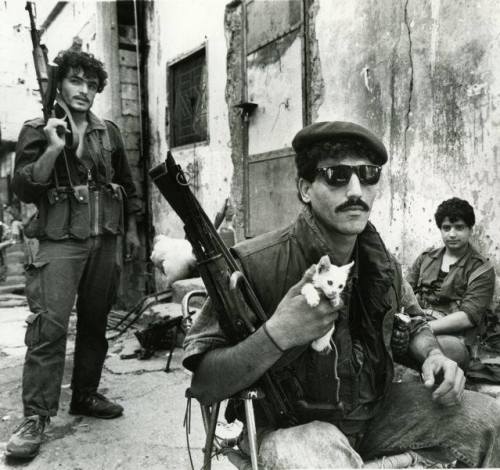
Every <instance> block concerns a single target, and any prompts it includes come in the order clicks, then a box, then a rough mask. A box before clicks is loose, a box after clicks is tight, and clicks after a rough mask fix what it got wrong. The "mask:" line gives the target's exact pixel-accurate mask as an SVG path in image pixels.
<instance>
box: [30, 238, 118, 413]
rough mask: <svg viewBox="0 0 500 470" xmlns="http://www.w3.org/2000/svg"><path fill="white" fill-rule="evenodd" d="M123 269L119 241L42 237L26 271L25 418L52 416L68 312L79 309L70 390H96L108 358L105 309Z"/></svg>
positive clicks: (59, 380)
mask: <svg viewBox="0 0 500 470" xmlns="http://www.w3.org/2000/svg"><path fill="white" fill-rule="evenodd" d="M120 272H121V239H120V238H118V237H117V236H115V235H102V236H98V237H90V238H88V239H86V240H61V241H51V240H43V241H40V247H39V251H38V253H37V255H36V257H35V259H34V260H33V262H32V263H31V264H30V265H29V266H28V267H27V270H26V296H27V298H28V303H29V307H30V310H31V315H30V316H29V317H28V319H27V323H28V326H27V329H26V337H25V342H26V346H27V351H26V358H25V362H24V369H23V383H22V387H23V391H22V396H23V406H24V414H25V416H30V415H33V414H38V415H42V416H55V415H56V413H57V409H58V406H59V396H60V392H61V385H62V380H63V373H64V365H65V359H66V340H67V332H68V324H69V318H70V314H71V311H72V309H73V306H74V304H75V299H76V311H77V323H76V339H75V352H74V365H73V376H72V382H71V386H72V389H73V394H77V395H86V394H89V393H92V392H95V391H96V390H97V387H98V386H99V381H100V378H101V372H102V368H103V365H104V360H105V358H106V353H107V349H108V342H107V340H106V324H107V317H108V313H109V311H110V309H111V306H112V304H113V302H114V301H115V299H116V292H117V289H118V284H119V277H120Z"/></svg>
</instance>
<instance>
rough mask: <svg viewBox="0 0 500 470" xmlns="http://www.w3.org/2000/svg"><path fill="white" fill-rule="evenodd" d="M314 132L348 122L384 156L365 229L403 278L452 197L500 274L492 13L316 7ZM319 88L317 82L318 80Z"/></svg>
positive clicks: (467, 5)
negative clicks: (470, 214)
mask: <svg viewBox="0 0 500 470" xmlns="http://www.w3.org/2000/svg"><path fill="white" fill-rule="evenodd" d="M315 8H316V9H317V16H316V23H315V34H316V39H317V44H318V50H317V56H316V58H315V60H319V61H320V62H321V74H322V76H321V77H319V78H321V80H322V81H323V83H324V88H323V90H322V100H316V104H315V105H314V109H313V110H312V115H313V116H315V120H330V119H332V120H333V119H340V120H353V121H356V122H359V123H361V124H363V125H366V126H367V127H369V128H371V129H372V130H373V131H374V132H375V133H377V134H378V135H380V136H381V137H382V138H383V140H384V142H385V144H386V145H387V147H388V149H389V151H390V155H391V156H390V161H389V163H388V164H387V166H386V168H385V171H384V177H383V181H382V184H381V188H380V195H379V199H378V201H377V202H376V206H375V208H374V212H373V215H372V220H373V221H374V223H375V224H376V226H377V227H378V228H379V230H380V231H381V232H382V235H383V236H384V239H385V240H386V241H387V243H388V245H389V248H390V249H391V250H392V251H393V252H394V253H395V254H396V255H397V256H398V258H399V259H400V261H402V263H403V264H404V265H405V266H408V265H409V264H410V263H411V262H413V260H414V259H415V257H416V256H417V255H418V253H419V252H420V251H422V250H423V249H424V248H426V247H428V246H430V245H433V244H439V243H440V236H439V231H438V230H437V228H436V227H435V224H434V220H433V214H434V211H435V209H436V207H437V205H438V204H439V203H440V202H441V201H442V200H444V199H447V198H449V197H452V196H458V197H461V198H464V199H467V200H468V201H469V202H471V203H472V204H473V206H474V208H475V211H476V218H477V227H476V230H475V237H474V242H475V243H476V245H478V247H479V248H480V249H481V251H482V252H483V253H484V254H485V255H487V256H489V257H490V258H491V259H492V260H493V262H494V264H495V266H496V269H497V271H498V272H500V248H499V246H500V217H499V215H500V206H499V195H498V189H497V188H498V183H499V179H500V155H499V145H500V133H499V130H500V129H499V127H500V114H499V113H500V112H499V111H498V109H499V106H500V78H499V75H500V70H499V67H500V66H499V63H498V57H499V56H500V55H499V54H500V50H499V49H500V42H499V41H498V36H499V35H500V3H498V2H496V1H494V0H479V1H475V2H467V1H465V0H458V1H457V0H418V1H417V0H406V1H396V0H383V1H375V0H371V1H366V0H353V1H351V2H343V1H340V0H338V1H337V0H334V1H332V0H321V1H319V2H316V5H315ZM315 79H316V80H317V79H318V77H315Z"/></svg>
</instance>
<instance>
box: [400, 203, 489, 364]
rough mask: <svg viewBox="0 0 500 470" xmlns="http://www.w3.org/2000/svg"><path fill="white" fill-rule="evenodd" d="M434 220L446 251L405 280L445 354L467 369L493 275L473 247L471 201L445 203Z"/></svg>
mask: <svg viewBox="0 0 500 470" xmlns="http://www.w3.org/2000/svg"><path fill="white" fill-rule="evenodd" d="M434 218H435V220H436V225H437V226H438V228H439V230H440V232H441V238H442V240H443V244H444V246H443V247H439V248H431V249H428V250H426V251H424V252H423V253H422V254H421V255H420V256H419V257H418V258H417V259H416V261H415V263H414V264H413V266H412V268H411V270H410V272H409V274H408V277H407V279H408V282H409V283H410V285H411V287H412V288H413V290H414V292H415V294H416V297H417V299H418V302H419V304H420V306H421V307H422V308H423V309H424V312H425V314H426V315H427V319H428V324H429V327H430V328H431V329H432V331H433V333H434V334H435V335H436V337H437V340H438V341H439V344H440V346H441V348H442V349H443V351H444V352H445V354H446V355H447V356H448V357H450V358H451V359H453V360H454V361H456V362H458V363H459V364H460V365H461V367H462V368H466V367H467V365H468V362H469V358H470V354H469V348H470V346H472V345H474V343H477V340H478V334H479V333H480V331H481V329H482V328H484V326H485V322H486V312H487V310H488V309H489V308H490V307H491V303H492V301H493V293H494V290H495V270H494V268H493V265H492V264H491V263H490V262H489V261H488V260H487V259H486V258H485V257H484V256H482V255H481V254H480V253H479V252H478V251H477V250H476V249H475V248H474V247H473V246H472V245H471V243H470V238H471V235H472V231H473V227H474V224H475V222H476V217H475V214H474V209H473V208H472V206H471V205H470V204H469V203H468V202H467V201H465V200H463V199H459V198H457V197H454V198H451V199H448V200H446V201H443V202H442V203H441V204H440V205H439V206H438V208H437V210H436V213H435V214H434Z"/></svg>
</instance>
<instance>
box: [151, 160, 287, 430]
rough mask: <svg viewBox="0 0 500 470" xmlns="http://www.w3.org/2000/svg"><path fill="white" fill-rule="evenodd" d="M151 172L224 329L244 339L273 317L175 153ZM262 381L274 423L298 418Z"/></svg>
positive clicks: (273, 385)
mask: <svg viewBox="0 0 500 470" xmlns="http://www.w3.org/2000/svg"><path fill="white" fill-rule="evenodd" d="M149 174H150V176H151V178H152V180H153V182H154V183H155V185H156V186H157V187H158V189H159V191H160V193H161V194H162V195H163V196H164V197H165V199H166V200H167V201H168V202H169V204H170V205H171V206H172V208H173V209H174V211H175V212H176V213H177V215H178V216H179V217H180V218H181V220H182V221H183V223H184V231H185V233H186V238H187V239H188V241H189V242H190V243H191V245H192V247H193V252H194V255H195V257H196V260H197V262H198V268H199V271H200V275H201V278H202V279H203V282H204V284H205V287H206V289H207V292H208V295H209V297H210V299H211V301H212V302H213V305H214V308H215V310H216V312H217V315H218V319H219V323H220V325H221V328H222V330H223V331H224V333H225V335H226V337H227V338H228V340H229V341H230V343H232V344H236V343H238V342H240V341H242V340H243V339H245V338H246V337H248V336H249V335H251V334H252V333H253V332H254V331H255V330H256V329H257V328H258V327H259V326H260V325H261V324H262V323H264V322H265V321H266V320H267V318H268V317H267V315H266V313H265V312H264V310H263V308H262V305H261V304H260V301H259V300H258V298H257V296H256V294H255V292H254V291H253V289H252V287H251V286H250V284H249V282H248V280H247V279H246V277H245V275H244V274H243V273H242V272H241V271H240V269H239V266H238V264H237V262H236V260H235V259H234V257H233V255H232V254H231V252H230V251H229V249H228V248H227V247H226V245H225V244H224V242H223V241H222V239H221V238H220V236H219V234H218V233H217V231H216V229H215V227H214V226H213V224H212V222H211V221H210V219H209V218H208V216H207V215H206V213H205V211H204V210H203V208H202V207H201V205H200V204H199V202H198V200H197V199H196V198H195V196H194V195H193V193H192V192H191V190H190V188H189V184H188V181H187V180H186V177H185V175H184V172H183V171H182V168H181V167H180V165H177V164H176V162H175V160H174V158H173V156H172V154H171V153H170V152H168V153H167V159H166V161H165V162H164V163H161V164H159V165H158V166H156V167H154V168H152V169H151V170H150V172H149ZM258 385H259V386H260V387H261V388H262V389H263V391H264V393H265V396H266V400H268V401H269V403H270V405H271V408H272V410H273V412H272V413H271V411H270V410H269V409H268V410H266V409H265V411H266V414H268V418H269V419H271V420H272V421H274V422H280V423H289V424H293V423H295V422H296V419H295V416H294V412H293V408H292V406H291V405H290V403H289V401H288V399H287V397H286V395H285V393H283V391H282V390H281V388H280V385H279V382H278V381H276V380H274V378H273V375H272V373H271V372H270V371H269V372H267V373H266V374H264V375H263V376H262V378H261V380H260V381H259V384H258Z"/></svg>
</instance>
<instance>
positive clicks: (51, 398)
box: [7, 50, 140, 458]
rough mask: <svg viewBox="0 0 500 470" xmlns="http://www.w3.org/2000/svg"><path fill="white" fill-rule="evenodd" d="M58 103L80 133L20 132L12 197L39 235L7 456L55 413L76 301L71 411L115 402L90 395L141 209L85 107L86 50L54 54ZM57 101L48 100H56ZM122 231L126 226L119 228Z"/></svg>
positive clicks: (29, 449) (105, 410) (112, 139)
mask: <svg viewBox="0 0 500 470" xmlns="http://www.w3.org/2000/svg"><path fill="white" fill-rule="evenodd" d="M55 62H56V64H57V65H58V66H59V67H58V77H57V78H58V90H59V95H60V96H59V99H60V100H62V102H63V103H64V104H65V105H66V106H67V108H68V109H69V112H70V113H71V116H72V118H73V121H74V124H73V129H72V132H73V134H74V135H77V136H78V138H79V145H78V147H77V148H76V149H75V150H70V149H68V148H66V147H65V136H64V134H65V131H66V130H67V121H66V119H56V118H50V119H49V120H48V121H47V122H44V121H43V119H41V118H37V119H33V120H31V121H27V122H26V123H25V124H24V126H23V128H22V130H21V133H20V135H19V139H18V145H17V149H16V165H15V170H14V179H13V187H14V191H15V192H16V194H17V195H18V197H19V199H20V200H21V201H24V202H26V203H34V204H36V206H37V209H38V213H37V217H36V218H35V219H33V220H32V221H31V223H30V224H29V226H28V227H27V230H28V232H30V233H29V234H28V235H29V236H35V237H37V238H38V240H39V241H40V244H39V245H40V248H39V252H38V254H37V256H36V258H35V259H34V261H33V263H32V264H31V265H29V266H28V268H27V281H26V294H27V297H28V302H29V306H30V309H31V312H32V313H31V315H30V316H29V317H28V319H27V322H28V327H27V330H26V345H27V347H28V350H27V352H26V359H25V363H24V371H23V387H22V396H23V406H24V415H25V419H24V420H23V422H22V423H21V424H20V426H19V427H18V428H17V429H16V430H15V431H14V433H13V435H12V436H11V438H10V440H9V442H8V444H7V455H10V456H13V457H18V458H32V457H34V456H35V455H36V454H37V453H38V451H39V448H40V444H41V442H42V437H43V431H44V427H45V425H46V424H47V423H48V421H49V418H50V417H51V416H55V415H56V413H57V409H58V404H59V395H60V391H61V383H62V378H63V371H64V360H65V354H66V335H67V329H68V321H69V316H70V313H71V310H72V308H73V305H74V303H75V298H77V304H76V308H77V314H78V319H77V333H76V341H75V356H74V368H73V377H72V383H71V386H72V391H73V395H72V399H71V406H70V413H71V414H79V415H86V416H92V417H96V418H116V417H118V416H120V415H121V414H122V412H123V408H122V407H121V406H120V405H119V404H116V403H113V402H112V401H110V400H108V399H107V398H106V397H104V396H103V395H101V394H99V393H98V392H97V389H98V386H99V381H100V378H101V372H102V367H103V363H104V359H105V357H106V352H107V347H108V343H107V340H106V336H105V333H106V323H107V315H108V313H109V310H110V309H111V306H112V304H113V302H114V300H115V296H116V292H117V288H118V282H119V276H120V271H121V261H122V260H121V258H122V242H123V240H122V238H123V236H125V242H126V245H127V250H128V252H129V253H131V254H135V253H136V250H137V248H138V247H139V240H138V237H137V229H136V223H135V213H136V212H137V211H138V210H139V208H140V201H139V199H138V197H137V195H136V191H135V187H134V183H133V181H132V176H131V172H130V168H129V164H128V161H127V157H126V155H125V150H124V146H123V141H122V138H121V135H120V131H119V129H118V128H117V127H116V125H115V124H113V123H112V122H111V121H107V120H102V119H100V118H98V117H97V116H96V115H95V114H94V113H92V111H91V107H92V104H93V103H94V98H95V96H96V94H97V93H100V92H101V91H102V90H103V89H104V86H105V85H106V79H107V73H106V72H105V70H104V68H103V64H102V62H100V61H99V60H97V59H96V58H95V57H94V56H93V55H92V54H88V53H85V52H76V51H73V50H68V51H63V52H61V53H59V55H58V57H57V58H56V60H55ZM56 106H57V105H56ZM125 227H126V229H125Z"/></svg>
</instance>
